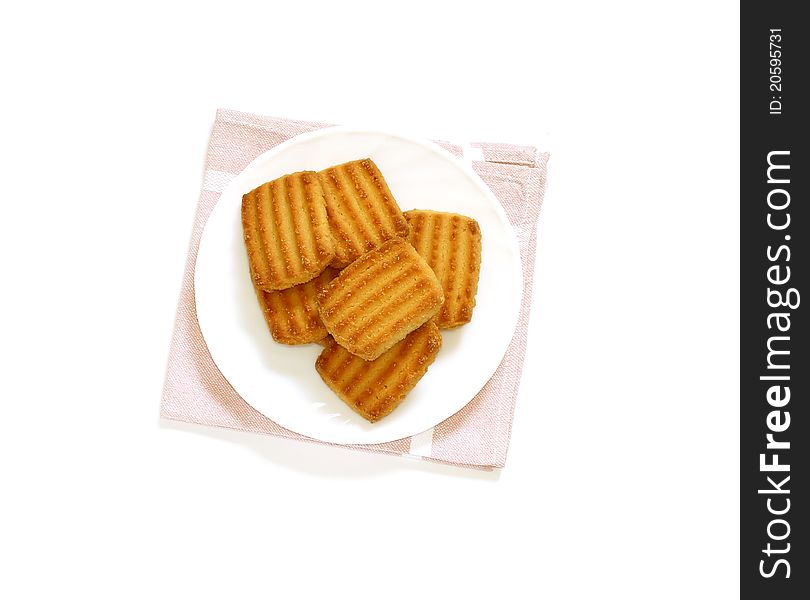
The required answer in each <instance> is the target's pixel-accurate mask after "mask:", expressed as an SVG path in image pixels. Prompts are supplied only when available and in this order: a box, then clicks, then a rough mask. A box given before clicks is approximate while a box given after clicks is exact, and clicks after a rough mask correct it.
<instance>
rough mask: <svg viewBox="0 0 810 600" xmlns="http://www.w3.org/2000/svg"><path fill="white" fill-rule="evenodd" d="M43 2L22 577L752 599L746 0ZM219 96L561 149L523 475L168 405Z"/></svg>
mask: <svg viewBox="0 0 810 600" xmlns="http://www.w3.org/2000/svg"><path fill="white" fill-rule="evenodd" d="M113 4H114V3H98V5H92V4H90V3H87V2H74V3H53V4H47V3H22V2H20V3H15V4H14V5H10V6H4V9H3V16H2V19H0V56H2V59H0V60H1V61H2V62H0V78H2V79H0V87H2V90H3V91H2V92H0V106H2V125H0V169H2V187H3V203H2V208H0V265H2V268H1V269H0V273H2V279H0V281H2V295H0V302H2V311H0V370H1V371H2V380H1V383H0V395H1V396H2V408H3V412H2V416H1V417H0V477H1V479H0V486H1V487H2V492H0V565H2V569H1V571H2V575H0V597H3V598H15V599H16V598H29V597H30V598H34V597H38V598H63V597H68V596H74V597H82V598H129V597H131V598H149V597H154V598H158V597H175V598H190V597H194V598H270V597H277V598H315V597H329V598H348V597H351V598H357V599H359V598H380V597H390V598H436V597H439V596H442V595H444V596H446V597H454V598H461V597H465V598H493V597H499V598H501V597H503V598H541V597H542V598H552V599H557V598H585V599H591V598H622V599H628V598H645V599H646V598H678V599H680V598H687V597H688V598H711V599H717V598H733V597H736V596H737V595H738V592H739V589H738V588H739V583H738V577H739V567H738V560H739V556H738V546H739V533H738V525H739V496H738V484H739V479H738V477H739V458H738V441H739V438H738V435H739V434H738V431H739V427H738V426H739V411H738V395H739V394H738V393H739V368H738V349H739V331H738V327H739V258H738V250H739V207H738V197H739V169H738V152H739V131H738V127H739V34H738V32H739V13H738V10H739V9H738V5H737V3H732V2H712V3H707V2H705V1H702V2H692V1H687V2H681V3H679V4H678V5H677V6H676V7H675V6H673V7H672V8H668V7H665V6H664V5H660V4H656V3H650V2H564V1H562V0H560V1H558V2H554V3H549V2H547V3H531V4H530V3H528V2H527V3H525V6H533V7H534V8H533V10H531V11H528V10H527V9H526V8H524V5H523V4H521V3H516V2H505V1H501V2H487V3H476V2H466V3H463V4H462V3H459V4H458V5H457V6H456V5H452V4H451V3H442V2H438V1H437V0H433V1H431V2H417V1H411V2H408V3H402V4H401V5H399V7H398V8H394V7H391V8H384V7H383V3H381V2H377V3H372V2H368V3H357V2H335V3H323V4H322V5H319V4H317V3H293V2H289V3H284V4H281V3H275V2H270V1H269V0H266V1H264V2H260V3H258V2H257V3H255V4H249V3H241V2H223V3H221V4H214V3H197V4H195V5H194V6H191V5H189V6H188V7H182V6H180V5H176V6H174V5H172V4H171V3H165V2H141V3H139V4H133V5H132V7H131V8H128V9H124V8H114V7H113ZM217 107H229V108H234V109H239V110H244V111H252V112H257V113H262V114H270V115H276V116H288V117H294V118H301V119H311V120H321V121H327V122H334V123H342V124H348V125H370V126H373V127H377V128H380V129H386V128H388V129H395V130H398V131H410V132H411V133H412V134H413V135H416V136H425V137H439V138H445V139H450V140H455V141H464V140H492V141H507V142H513V143H523V144H531V145H537V146H540V147H542V148H543V149H548V150H550V151H551V152H552V158H551V161H550V163H549V187H548V192H547V196H546V200H545V204H544V206H543V210H542V213H541V218H540V225H539V236H540V242H539V248H538V261H537V269H536V273H535V282H536V284H535V292H534V301H533V305H532V319H531V332H530V340H529V347H528V355H527V358H526V360H527V369H526V371H525V374H524V378H523V381H522V386H521V393H520V397H519V399H518V404H517V410H516V414H515V420H514V429H513V436H512V444H511V447H510V451H509V458H508V462H507V466H506V468H505V469H503V470H502V472H500V473H494V474H486V473H478V472H470V471H467V470H461V469H456V468H452V467H443V466H437V465H430V464H425V463H421V462H415V461H409V460H407V459H402V458H393V457H385V456H373V455H367V454H361V453H355V452H350V451H342V450H338V449H329V448H322V447H318V446H315V445H309V444H302V443H295V442H290V441H284V440H277V439H268V438H264V437H257V436H252V435H244V434H238V433H232V432H227V431H218V430H205V429H202V428H197V427H191V426H177V425H170V424H166V423H160V422H159V419H158V410H159V400H160V394H161V389H162V386H163V378H164V374H165V366H166V360H167V353H168V346H169V339H170V335H171V331H172V324H173V320H174V313H175V308H176V303H177V298H178V294H179V290H180V280H181V276H182V272H183V267H184V263H185V258H186V251H187V245H188V240H189V235H190V230H191V223H192V218H193V215H194V211H195V206H196V202H197V197H198V194H199V188H200V185H201V181H202V172H203V165H204V157H205V150H206V144H207V140H208V135H209V133H210V128H211V125H212V123H213V119H214V112H215V109H216V108H217Z"/></svg>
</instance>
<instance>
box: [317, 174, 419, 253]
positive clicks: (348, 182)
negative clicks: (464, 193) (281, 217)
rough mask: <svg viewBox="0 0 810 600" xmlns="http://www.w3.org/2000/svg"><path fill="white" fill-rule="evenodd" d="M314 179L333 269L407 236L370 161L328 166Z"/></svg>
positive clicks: (386, 189) (397, 207)
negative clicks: (321, 198) (329, 236)
mask: <svg viewBox="0 0 810 600" xmlns="http://www.w3.org/2000/svg"><path fill="white" fill-rule="evenodd" d="M318 177H319V178H320V181H321V185H322V186H323V189H324V196H325V199H326V211H327V214H328V215H329V226H330V228H331V230H332V237H333V238H334V241H335V258H334V259H333V260H332V266H333V267H338V268H342V267H345V266H346V265H348V264H349V263H351V262H353V261H354V260H356V259H357V258H359V257H360V256H362V255H363V254H365V253H366V252H368V251H370V250H373V249H374V248H377V247H379V246H381V245H382V244H383V242H386V241H388V240H390V239H393V238H395V237H402V238H404V237H406V236H407V235H408V224H407V222H406V221H405V217H403V216H402V211H401V210H400V209H399V206H398V205H397V203H396V201H395V200H394V196H393V195H392V194H391V190H390V189H389V188H388V184H387V183H386V182H385V179H384V178H383V176H382V173H380V170H379V169H378V168H377V165H375V164H374V161H372V160H371V159H370V158H364V159H362V160H354V161H351V162H347V163H344V164H342V165H337V166H334V167H329V168H328V169H324V170H323V171H320V172H319V173H318Z"/></svg>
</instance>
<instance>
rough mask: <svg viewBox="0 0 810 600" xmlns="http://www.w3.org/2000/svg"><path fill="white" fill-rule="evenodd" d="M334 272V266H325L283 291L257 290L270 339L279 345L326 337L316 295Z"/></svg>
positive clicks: (330, 279) (306, 341) (333, 275)
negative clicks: (308, 277) (307, 278)
mask: <svg viewBox="0 0 810 600" xmlns="http://www.w3.org/2000/svg"><path fill="white" fill-rule="evenodd" d="M337 274H338V270H337V269H333V268H332V267H327V268H326V269H324V271H323V272H322V273H321V274H320V275H318V276H317V277H316V278H315V279H311V280H310V281H307V282H306V283H299V284H298V285H294V286H293V287H291V288H287V289H286V290H272V291H269V292H268V291H265V290H257V294H258V296H259V304H260V305H261V307H262V312H264V318H265V320H266V321H267V325H268V327H269V328H270V333H271V334H272V336H273V339H274V340H276V341H277V342H280V343H282V344H309V343H310V342H318V341H320V340H322V339H323V338H324V337H326V335H327V331H326V326H324V324H323V321H321V316H320V314H319V313H318V294H319V293H320V291H321V290H322V289H323V288H324V287H325V286H326V284H328V283H329V282H330V281H332V279H334V278H335V276H336V275H337Z"/></svg>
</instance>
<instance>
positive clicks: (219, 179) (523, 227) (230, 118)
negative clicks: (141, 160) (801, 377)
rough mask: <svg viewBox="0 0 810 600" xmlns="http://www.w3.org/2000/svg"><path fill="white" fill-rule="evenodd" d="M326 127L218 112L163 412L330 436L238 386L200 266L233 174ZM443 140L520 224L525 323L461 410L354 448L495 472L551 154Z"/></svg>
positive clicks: (514, 386)
mask: <svg viewBox="0 0 810 600" xmlns="http://www.w3.org/2000/svg"><path fill="white" fill-rule="evenodd" d="M323 127H328V125H327V124H325V123H311V122H306V121H293V120H289V119H279V118H274V117H262V116H258V115H252V114H247V113H241V112H236V111H232V110H222V109H220V110H218V111H217V117H216V121H215V122H214V128H213V131H212V133H211V140H210V142H209V144H208V158H207V164H206V171H205V181H204V183H203V190H202V193H201V195H200V202H199V205H198V207H197V215H196V217H195V219H194V229H193V231H192V234H191V246H190V248H189V253H188V259H187V261H186V270H185V274H184V276H183V285H182V289H181V292H180V303H179V306H178V309H177V320H176V322H175V327H174V334H173V336H172V342H171V348H170V350H169V363H168V369H167V374H166V385H165V387H164V390H163V399H162V402H161V407H160V415H161V417H162V418H164V419H173V420H178V421H185V422H188V423H198V424H201V425H209V426H217V427H227V428H231V429H238V430H241V431H251V432H254V433H263V434H269V435H276V436H282V437H287V438H292V439H297V440H302V441H307V442H316V443H325V442H320V441H318V440H313V439H311V438H308V437H305V436H302V435H299V434H297V433H295V432H292V431H290V430H288V429H284V428H283V427H281V426H280V425H278V424H276V423H274V422H273V421H271V420H270V419H268V418H267V417H265V416H264V415H262V414H260V413H259V412H257V411H256V410H254V409H253V408H251V407H250V406H249V405H248V404H247V403H246V402H245V401H244V400H243V399H242V398H241V397H240V396H239V394H237V393H236V392H235V391H234V390H233V388H232V387H231V386H230V384H229V383H228V382H227V380H226V379H225V378H224V377H223V376H222V374H221V373H220V372H219V370H218V369H217V367H216V365H215V364H214V362H213V360H212V359H211V355H210V354H209V353H208V349H207V348H206V345H205V342H204V341H203V337H202V333H201V332H200V327H199V325H198V323H197V314H196V309H195V305H194V264H195V261H196V259H197V249H198V247H199V243H200V236H201V235H202V231H203V228H204V226H205V222H206V220H207V219H208V215H209V214H210V213H211V210H212V209H213V208H214V205H215V204H216V203H217V200H219V196H220V194H221V193H222V191H223V190H224V189H225V187H226V186H227V184H228V182H229V181H230V180H231V179H232V178H233V177H234V176H235V175H236V174H238V173H239V172H240V171H242V169H244V168H245V167H246V166H247V165H248V164H249V163H250V162H251V161H252V160H253V159H254V158H256V157H257V156H258V155H259V154H261V153H262V152H265V151H266V150H268V149H269V148H272V147H273V146H276V145H278V144H280V143H282V142H284V141H285V140H288V139H289V138H292V137H294V136H296V135H298V134H300V133H304V132H306V131H313V130H316V129H321V128H323ZM437 143H438V144H439V145H440V146H442V147H443V148H444V149H446V150H448V151H449V152H451V153H453V154H454V155H456V156H458V157H460V158H463V159H464V160H469V161H471V163H472V166H473V168H474V169H475V171H476V172H477V173H478V175H479V176H480V177H481V179H483V181H484V182H485V183H486V184H487V185H488V186H489V187H490V189H491V190H492V192H493V193H494V194H495V196H496V197H497V198H498V200H500V202H501V204H503V207H504V209H505V210H506V214H507V215H508V216H509V221H510V222H511V224H512V226H513V227H514V228H515V233H516V234H517V238H518V242H519V245H520V255H521V260H522V263H523V300H522V303H521V309H520V317H519V320H518V324H517V329H516V330H515V334H514V336H513V338H512V341H511V343H510V345H509V349H508V350H507V352H506V355H505V357H504V359H503V361H502V362H501V364H500V366H499V367H498V370H497V371H496V372H495V374H494V375H493V376H492V378H491V379H490V380H489V382H488V383H487V384H486V385H485V386H484V388H483V389H482V390H481V391H480V392H479V393H478V394H477V395H476V396H475V398H473V399H472V400H471V401H470V403H469V404H467V405H466V406H465V407H464V408H463V409H462V410H460V411H459V412H458V413H456V414H455V415H453V416H451V417H450V418H448V419H447V420H445V421H443V422H441V423H439V424H437V425H436V426H435V427H434V428H432V429H429V430H428V431H425V432H423V433H420V434H417V435H415V436H413V437H410V438H405V439H401V440H396V441H393V442H387V443H384V444H371V445H353V446H350V447H352V448H355V449H358V450H364V451H371V452H381V453H386V454H398V455H406V456H414V457H420V458H422V459H423V460H430V461H436V462H441V463H448V464H454V465H459V466H465V467H472V468H478V469H486V470H491V469H492V468H494V467H502V466H504V464H505V462H506V452H507V449H508V447H509V437H510V434H511V431H512V417H513V415H514V409H515V400H516V398H517V395H518V388H519V386H520V375H521V371H522V370H523V360H524V356H525V352H526V332H527V327H528V323H529V308H530V305H531V295H532V276H533V273H534V256H535V248H536V242H537V233H536V224H537V217H538V215H539V213H540V206H541V204H542V202H543V193H544V190H545V185H546V163H547V161H548V157H549V155H548V153H541V152H538V151H537V150H536V149H535V148H531V147H527V146H515V145H510V144H491V143H469V144H464V145H457V144H451V143H447V142H437ZM329 445H332V444H329Z"/></svg>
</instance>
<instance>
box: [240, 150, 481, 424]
mask: <svg viewBox="0 0 810 600" xmlns="http://www.w3.org/2000/svg"><path fill="white" fill-rule="evenodd" d="M242 225H243V228H244V238H245V246H246V247H247V251H248V259H249V264H250V272H251V277H252V279H253V283H254V286H255V288H256V292H257V296H258V298H259V303H260V304H261V307H262V310H263V312H264V315H265V318H266V320H267V324H268V326H269V328H270V332H271V334H272V336H273V338H274V339H275V340H276V341H277V342H280V343H283V344H307V343H311V342H316V343H320V344H321V345H323V346H325V348H324V350H323V352H322V353H321V355H320V356H319V357H318V359H317V361H316V363H315V368H316V369H317V371H318V373H319V374H320V376H321V378H322V379H323V381H324V382H325V383H326V385H328V386H329V387H330V388H331V389H332V390H333V391H334V392H335V393H336V394H337V395H338V396H339V397H340V398H341V399H342V400H343V401H344V402H345V403H346V404H347V405H349V406H350V407H351V408H352V409H353V410H354V411H356V412H357V413H358V414H360V415H361V416H362V417H364V418H365V419H367V420H368V421H371V422H374V421H378V420H379V419H381V418H383V417H384V416H386V415H388V414H389V413H390V412H391V411H392V410H394V409H395V408H396V407H397V406H398V405H399V404H400V403H401V402H402V400H403V399H404V398H405V396H406V395H407V394H408V392H410V391H411V390H412V389H413V388H414V386H415V385H416V384H417V383H418V382H419V380H420V379H421V378H422V376H423V375H424V374H425V373H426V372H427V369H428V367H429V366H430V364H431V363H433V361H434V360H435V358H436V355H437V354H438V352H439V349H440V348H441V343H442V340H441V335H440V334H439V329H447V328H451V327H458V326H460V325H463V324H464V323H467V322H469V321H470V319H471V318H472V310H473V307H474V306H475V295H476V292H477V289H478V273H479V269H480V265H481V230H480V228H479V226H478V223H476V221H475V220H474V219H471V218H469V217H465V216H463V215H458V214H452V213H443V212H435V211H430V210H412V211H408V212H405V213H403V212H402V211H401V210H400V208H399V206H398V205H397V203H396V201H395V200H394V197H393V194H392V193H391V190H390V189H389V187H388V185H387V183H386V182H385V179H384V177H383V175H382V173H381V172H380V170H379V169H378V168H377V166H376V165H375V164H374V162H373V161H372V160H371V159H368V158H366V159H362V160H356V161H352V162H348V163H345V164H342V165H337V166H334V167H330V168H328V169H324V170H323V171H320V172H314V171H304V172H300V173H293V174H291V175H285V176H283V177H280V178H278V179H275V180H273V181H270V182H268V183H265V184H263V185H261V186H259V187H258V188H256V189H254V190H252V191H251V192H249V193H247V194H245V195H244V196H243V198H242Z"/></svg>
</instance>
